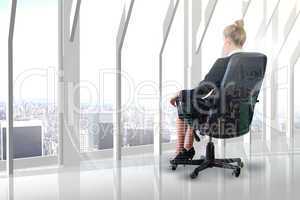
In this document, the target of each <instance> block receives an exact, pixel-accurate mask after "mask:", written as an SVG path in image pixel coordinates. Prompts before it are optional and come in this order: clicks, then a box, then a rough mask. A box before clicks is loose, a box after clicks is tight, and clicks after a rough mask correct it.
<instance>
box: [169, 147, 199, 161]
mask: <svg viewBox="0 0 300 200" xmlns="http://www.w3.org/2000/svg"><path fill="white" fill-rule="evenodd" d="M195 153H196V152H195V149H194V147H192V148H191V149H189V150H186V149H185V148H184V149H183V150H182V152H180V153H178V154H177V155H176V156H175V158H174V159H172V160H170V163H171V164H174V163H176V161H178V160H192V159H193V157H194V156H195Z"/></svg>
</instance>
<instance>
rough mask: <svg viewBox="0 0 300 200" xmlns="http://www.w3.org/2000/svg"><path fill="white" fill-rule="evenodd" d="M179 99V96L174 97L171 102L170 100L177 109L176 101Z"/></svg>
mask: <svg viewBox="0 0 300 200" xmlns="http://www.w3.org/2000/svg"><path fill="white" fill-rule="evenodd" d="M177 97H178V96H175V97H172V98H171V100H170V104H171V105H172V106H174V107H176V100H177Z"/></svg>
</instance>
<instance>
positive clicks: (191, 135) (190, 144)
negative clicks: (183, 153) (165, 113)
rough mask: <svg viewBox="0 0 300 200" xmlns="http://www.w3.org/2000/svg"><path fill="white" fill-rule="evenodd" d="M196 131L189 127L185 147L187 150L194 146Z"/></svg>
mask: <svg viewBox="0 0 300 200" xmlns="http://www.w3.org/2000/svg"><path fill="white" fill-rule="evenodd" d="M193 131H194V129H193V128H191V127H190V126H188V128H187V133H186V142H185V145H184V148H185V149H186V150H190V149H191V148H192V147H193V145H194V133H193Z"/></svg>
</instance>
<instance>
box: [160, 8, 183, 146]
mask: <svg viewBox="0 0 300 200" xmlns="http://www.w3.org/2000/svg"><path fill="white" fill-rule="evenodd" d="M159 41H160V40H159ZM182 89H184V4H183V2H181V4H179V6H178V9H177V12H176V16H175V18H174V22H173V26H172V29H171V32H170V35H169V38H168V41H167V45H166V48H165V52H164V55H163V91H162V92H163V117H162V124H163V126H162V129H163V132H162V134H163V141H162V142H163V143H168V142H171V141H175V140H177V134H176V129H175V128H176V123H175V122H176V118H177V109H176V108H174V107H173V106H172V105H171V104H170V101H169V100H170V98H171V97H173V96H174V95H175V94H176V93H177V92H178V91H180V90H182Z"/></svg>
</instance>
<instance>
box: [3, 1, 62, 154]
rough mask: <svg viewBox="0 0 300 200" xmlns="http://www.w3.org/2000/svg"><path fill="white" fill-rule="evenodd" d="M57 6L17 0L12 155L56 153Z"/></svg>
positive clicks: (45, 2)
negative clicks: (13, 153) (13, 151)
mask: <svg viewBox="0 0 300 200" xmlns="http://www.w3.org/2000/svg"><path fill="white" fill-rule="evenodd" d="M57 10H58V9H57V1H51V0H47V1H39V0H30V1H28V0H20V1H18V6H17V15H16V24H15V37H14V123H15V124H14V135H15V139H14V149H15V156H16V154H17V153H18V152H22V153H21V154H20V155H19V156H17V157H18V158H21V157H32V156H53V155H57V150H58V113H57V100H56V99H57V78H56V77H57V76H56V75H57V67H58V43H57V41H58V19H57V16H58V14H57ZM6 30H8V29H6ZM5 34H6V32H5ZM4 38H6V37H4ZM1 39H2V37H1ZM4 44H6V42H4ZM4 46H6V45H4ZM5 61H6V59H5ZM4 66H6V63H5V64H4ZM5 74H6V73H5ZM1 85H2V84H1ZM1 131H4V132H5V130H4V129H3V128H2V130H1ZM17 137H18V138H17Z"/></svg>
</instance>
